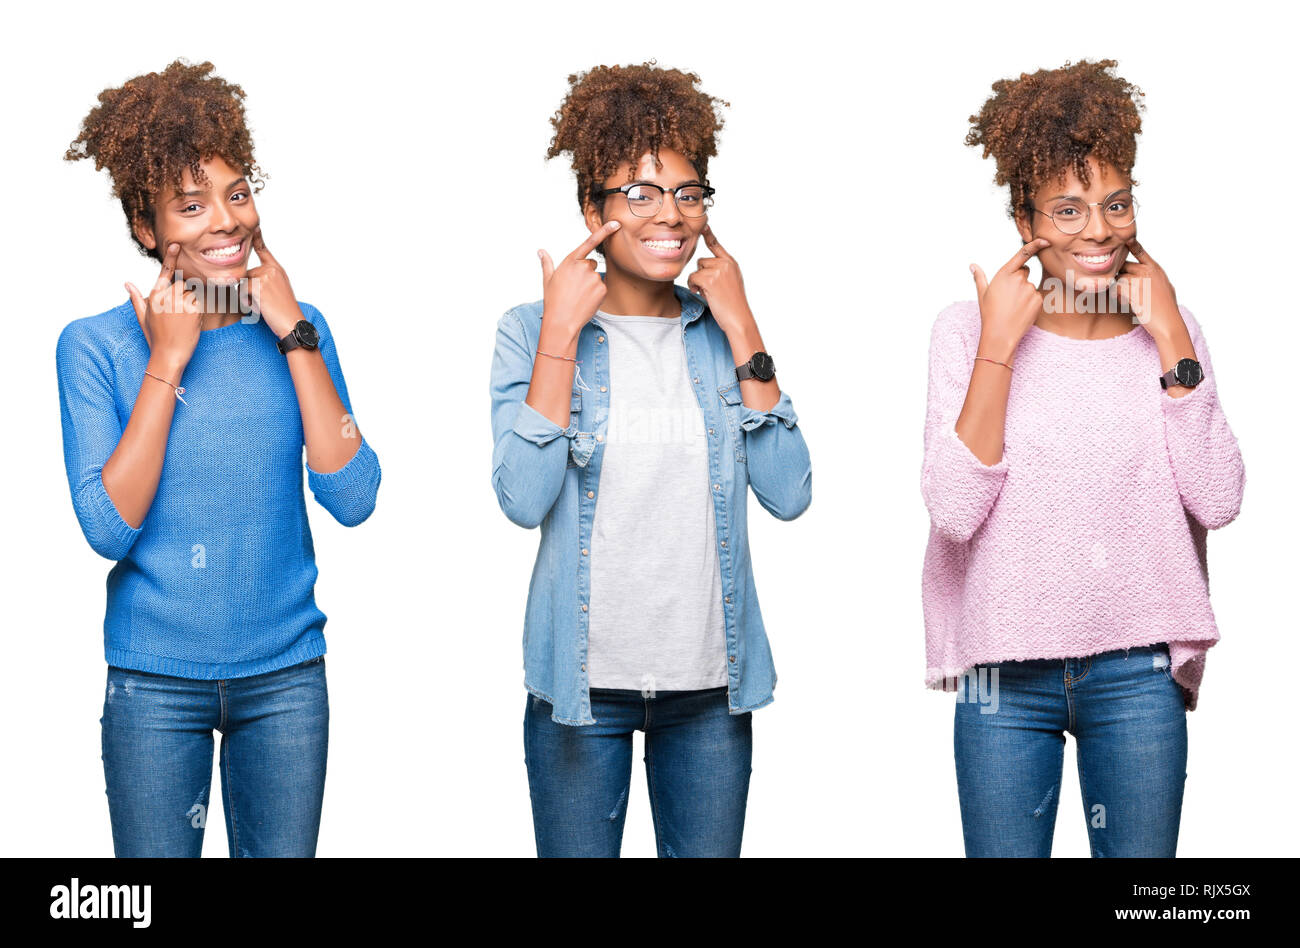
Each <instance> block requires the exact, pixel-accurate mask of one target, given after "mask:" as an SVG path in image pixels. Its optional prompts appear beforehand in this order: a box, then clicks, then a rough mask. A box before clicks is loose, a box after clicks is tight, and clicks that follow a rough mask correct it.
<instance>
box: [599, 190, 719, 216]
mask: <svg viewBox="0 0 1300 948" xmlns="http://www.w3.org/2000/svg"><path fill="white" fill-rule="evenodd" d="M715 190H716V189H715V188H711V187H709V186H708V185H704V184H683V185H681V186H680V187H676V188H661V187H659V185H657V184H625V185H623V186H622V187H621V188H606V189H605V190H603V191H600V192H598V193H599V194H600V196H601V197H603V198H604V197H609V196H610V195H611V194H622V195H625V196H626V197H627V206H628V210H630V211H631V212H632V213H633V214H635V215H636V216H637V217H653V216H654V215H655V214H658V213H659V208H661V207H663V204H664V192H665V191H669V192H671V193H672V196H673V202H674V203H675V204H676V205H677V210H678V212H679V213H680V214H681V215H682V216H683V217H703V216H704V214H705V212H706V211H708V209H709V208H711V207H712V206H713V194H714V191H715Z"/></svg>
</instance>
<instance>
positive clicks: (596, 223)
mask: <svg viewBox="0 0 1300 948" xmlns="http://www.w3.org/2000/svg"><path fill="white" fill-rule="evenodd" d="M582 219H583V220H584V221H585V222H586V224H587V231H588V232H589V233H592V234H594V233H595V232H596V231H598V230H600V229H601V228H602V227H603V226H605V216H604V215H603V214H602V213H601V212H600V208H598V207H596V205H595V204H594V203H593V202H591V201H588V202H587V203H586V204H584V205H583V206H582Z"/></svg>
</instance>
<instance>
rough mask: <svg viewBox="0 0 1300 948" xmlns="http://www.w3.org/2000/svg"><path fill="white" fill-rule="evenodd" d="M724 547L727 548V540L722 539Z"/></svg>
mask: <svg viewBox="0 0 1300 948" xmlns="http://www.w3.org/2000/svg"><path fill="white" fill-rule="evenodd" d="M722 548H723V549H724V550H725V549H726V548H727V541H726V540H723V541H722Z"/></svg>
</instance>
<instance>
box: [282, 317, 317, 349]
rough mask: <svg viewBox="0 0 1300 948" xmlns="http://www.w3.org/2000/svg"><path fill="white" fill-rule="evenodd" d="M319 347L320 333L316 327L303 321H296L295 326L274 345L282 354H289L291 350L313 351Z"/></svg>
mask: <svg viewBox="0 0 1300 948" xmlns="http://www.w3.org/2000/svg"><path fill="white" fill-rule="evenodd" d="M319 345H320V333H318V332H317V331H316V327H315V326H313V325H312V324H311V323H309V322H307V320H305V319H300V320H298V322H297V324H296V325H295V326H294V327H293V329H291V330H290V331H289V335H287V336H285V337H284V338H283V339H281V340H280V341H279V342H277V343H276V344H275V347H276V348H277V349H279V350H280V351H281V352H282V353H284V352H289V351H290V350H292V349H306V350H307V351H308V352H312V351H313V350H315V348H316V347H317V346H319Z"/></svg>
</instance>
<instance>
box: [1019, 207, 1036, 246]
mask: <svg viewBox="0 0 1300 948" xmlns="http://www.w3.org/2000/svg"><path fill="white" fill-rule="evenodd" d="M1032 217H1033V211H1030V210H1026V209H1025V208H1021V209H1020V210H1018V211H1016V230H1018V231H1019V232H1020V239H1021V240H1023V241H1024V242H1025V243H1029V242H1030V241H1031V240H1033V239H1034V228H1033V226H1032V225H1031V223H1030V219H1031V218H1032Z"/></svg>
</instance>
